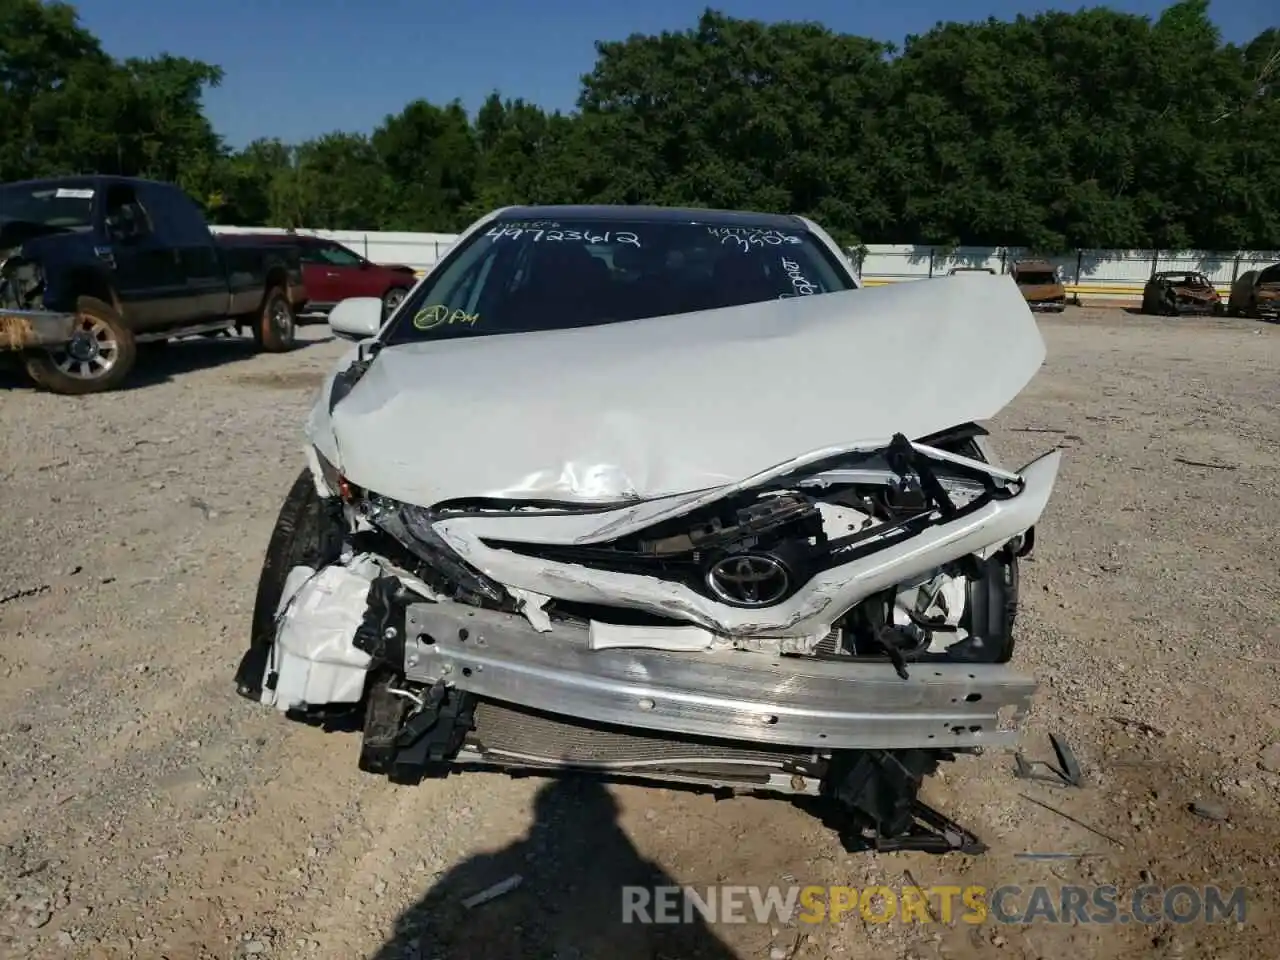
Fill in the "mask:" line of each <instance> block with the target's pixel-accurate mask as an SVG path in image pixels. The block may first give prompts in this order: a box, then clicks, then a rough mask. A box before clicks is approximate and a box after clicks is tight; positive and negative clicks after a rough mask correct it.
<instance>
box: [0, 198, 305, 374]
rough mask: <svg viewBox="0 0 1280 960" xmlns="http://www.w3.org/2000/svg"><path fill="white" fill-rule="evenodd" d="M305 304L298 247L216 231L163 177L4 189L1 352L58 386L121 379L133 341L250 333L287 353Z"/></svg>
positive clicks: (132, 356) (0, 208)
mask: <svg viewBox="0 0 1280 960" xmlns="http://www.w3.org/2000/svg"><path fill="white" fill-rule="evenodd" d="M305 302H306V288H305V287H304V285H303V282H302V269H301V263H300V261H299V255H298V251H297V249H296V248H293V247H291V246H289V245H287V244H280V243H266V242H263V241H261V240H258V239H256V238H252V237H240V236H235V235H215V234H213V233H211V232H210V230H209V227H208V225H207V224H206V223H205V220H204V216H203V214H201V212H200V208H199V207H197V206H196V204H195V203H194V202H193V201H192V200H191V198H190V197H188V196H187V195H186V194H185V193H183V191H182V190H181V189H179V188H178V187H176V186H174V185H173V184H170V183H158V182H156V181H151V180H137V179H131V178H125V177H106V176H77V177H58V178H53V179H47V180H28V181H23V182H20V183H6V184H2V185H0V351H17V352H18V355H19V356H20V358H21V360H22V361H23V365H24V366H25V367H26V370H27V373H28V374H29V375H30V376H31V378H32V379H33V380H35V381H36V383H37V384H39V385H40V386H42V387H44V388H45V389H48V390H51V391H53V392H55V393H63V394H85V393H98V392H100V391H104V390H111V389H113V388H115V387H118V386H119V385H120V384H121V383H123V382H124V381H125V379H126V378H127V377H128V376H129V373H130V371H131V370H132V369H133V367H134V364H135V363H136V361H137V357H138V345H139V344H147V343H161V342H165V341H168V340H169V339H171V338H173V337H181V336H188V335H191V334H198V333H213V332H216V331H219V330H225V329H248V330H249V331H251V332H252V334H253V337H254V340H255V341H256V343H257V344H258V346H259V347H260V348H261V349H263V350H266V351H272V352H279V351H284V350H288V349H290V348H291V347H292V346H293V344H294V338H295V316H296V314H297V312H298V310H299V309H300V308H301V307H302V306H303V305H304V304H305Z"/></svg>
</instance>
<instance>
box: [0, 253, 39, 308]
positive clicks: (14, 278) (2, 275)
mask: <svg viewBox="0 0 1280 960" xmlns="http://www.w3.org/2000/svg"><path fill="white" fill-rule="evenodd" d="M10 252H12V251H10ZM44 289H45V282H44V271H43V270H42V269H41V268H40V264H38V263H36V262H35V261H33V260H28V259H27V258H26V257H23V256H21V255H17V256H9V257H8V258H7V259H5V260H4V261H3V262H2V263H0V309H3V310H38V309H40V308H42V307H43V306H44V299H43V296H44Z"/></svg>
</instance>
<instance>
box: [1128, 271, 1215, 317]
mask: <svg viewBox="0 0 1280 960" xmlns="http://www.w3.org/2000/svg"><path fill="white" fill-rule="evenodd" d="M1142 312H1143V313H1151V314H1159V315H1162V316H1167V317H1176V316H1182V315H1184V314H1220V313H1223V312H1224V308H1223V304H1222V296H1221V295H1220V294H1219V293H1218V290H1217V288H1216V287H1214V285H1213V282H1212V281H1211V280H1210V279H1209V278H1208V277H1206V276H1205V275H1204V274H1203V273H1200V272H1199V271H1197V270H1160V271H1157V272H1156V273H1153V274H1152V275H1151V278H1150V279H1149V280H1147V283H1146V286H1145V287H1144V288H1143V290H1142Z"/></svg>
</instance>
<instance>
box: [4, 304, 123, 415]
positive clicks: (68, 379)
mask: <svg viewBox="0 0 1280 960" xmlns="http://www.w3.org/2000/svg"><path fill="white" fill-rule="evenodd" d="M76 314H77V317H78V319H79V323H78V324H77V326H76V332H75V334H74V336H73V337H72V339H71V342H70V343H66V344H64V345H62V346H59V347H50V348H47V349H44V350H35V351H32V352H31V353H30V354H29V355H28V356H27V359H26V367H27V374H28V376H30V377H31V379H32V380H34V381H35V382H36V383H37V384H38V385H40V386H42V387H44V388H45V389H46V390H49V391H50V392H52V393H60V394H64V395H70V396H81V395H84V394H88V393H103V392H105V391H107V390H114V389H115V388H116V387H118V386H120V384H122V383H124V381H125V379H126V378H127V377H128V376H129V374H130V372H131V371H132V370H133V367H134V364H135V363H136V362H137V359H138V345H137V343H136V342H135V341H134V339H133V332H132V331H131V330H129V328H128V327H126V326H125V325H124V321H123V320H122V319H121V318H120V314H119V313H118V312H117V311H116V309H115V307H113V306H111V305H110V304H109V303H104V302H103V301H101V300H99V299H97V298H96V297H80V298H79V299H78V300H77V301H76Z"/></svg>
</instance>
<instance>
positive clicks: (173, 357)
mask: <svg viewBox="0 0 1280 960" xmlns="http://www.w3.org/2000/svg"><path fill="white" fill-rule="evenodd" d="M331 340H333V337H332V336H320V337H315V338H311V339H306V340H303V339H299V340H298V344H297V346H296V347H295V348H294V349H293V350H291V351H290V353H298V352H300V351H303V350H305V349H306V348H308V347H314V346H316V345H318V344H321V343H329V342H330V341H331ZM256 356H259V352H258V350H257V349H256V348H255V346H254V343H253V339H252V338H251V337H188V338H184V339H182V340H173V341H170V342H169V343H166V344H163V345H161V344H156V343H148V344H139V346H138V365H137V366H136V367H134V369H133V373H132V375H130V377H129V379H128V380H126V381H125V383H124V384H123V385H122V386H121V387H119V388H118V389H117V390H116V391H113V392H120V391H127V390H138V389H141V388H145V387H154V386H156V385H158V384H161V383H167V382H169V381H170V380H173V379H175V378H178V377H181V376H182V375H183V374H187V373H191V372H193V371H195V370H204V369H207V368H209V367H220V366H226V365H228V364H233V363H240V362H241V361H244V360H250V359H252V358H253V357H256ZM5 359H8V358H5ZM317 382H318V381H317ZM4 389H10V390H17V389H27V390H35V389H36V387H35V385H34V384H33V383H32V382H31V381H30V380H29V379H28V378H27V376H26V374H25V373H24V372H23V371H22V369H21V367H19V366H18V365H17V363H15V362H13V361H12V360H10V361H9V362H8V363H0V390H4Z"/></svg>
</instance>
